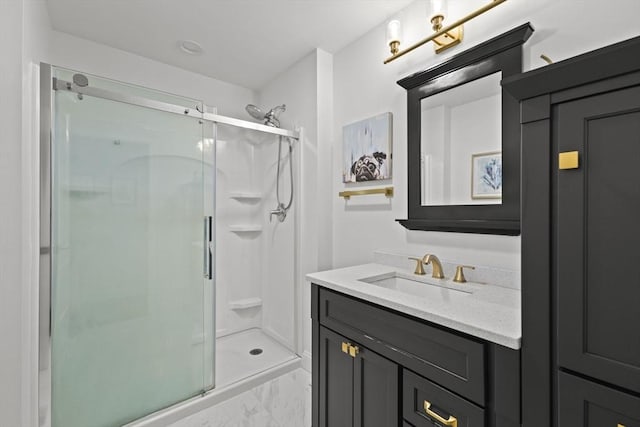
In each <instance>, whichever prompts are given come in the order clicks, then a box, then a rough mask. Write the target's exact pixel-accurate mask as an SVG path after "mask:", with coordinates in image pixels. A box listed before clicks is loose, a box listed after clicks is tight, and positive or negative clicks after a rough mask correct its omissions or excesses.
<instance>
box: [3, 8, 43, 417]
mask: <svg viewBox="0 0 640 427" xmlns="http://www.w3.org/2000/svg"><path fill="white" fill-rule="evenodd" d="M46 16H47V14H46V8H45V4H44V2H43V1H37V0H29V1H26V0H2V1H0V51H2V55H0V70H1V71H2V81H1V82H0V93H1V94H2V95H1V96H0V128H1V129H2V137H1V139H0V197H1V200H2V203H1V205H0V346H1V347H2V351H0V423H1V424H2V425H8V426H13V425H15V426H18V425H23V424H24V425H26V424H28V423H31V422H32V421H34V420H35V419H36V418H35V417H36V416H37V414H36V401H35V399H34V396H36V395H37V390H36V388H35V380H36V371H35V370H34V369H31V368H32V367H33V366H34V363H35V361H36V360H37V359H36V355H35V353H34V352H33V351H32V349H33V348H34V344H35V336H34V334H33V333H30V332H31V331H32V330H33V327H34V324H35V318H34V317H35V311H36V310H37V304H36V301H35V299H34V298H33V296H34V290H35V283H36V282H37V268H36V267H35V266H36V265H37V254H38V248H37V242H36V234H37V228H35V226H36V225H37V220H36V218H37V216H36V212H37V193H36V192H34V191H33V186H34V183H36V182H37V179H38V175H37V167H34V165H33V164H32V163H31V162H30V158H31V157H33V153H34V152H35V153H37V145H35V141H37V131H36V128H35V126H34V123H35V122H37V119H38V115H37V100H36V95H37V94H36V93H35V92H34V90H33V87H34V80H36V79H37V73H36V72H35V71H36V70H34V69H33V67H32V66H31V64H32V61H33V59H34V58H36V57H37V56H39V55H40V53H41V52H42V51H43V50H44V49H45V48H46V44H47V39H46V31H47V25H48V24H47V20H46Z"/></svg>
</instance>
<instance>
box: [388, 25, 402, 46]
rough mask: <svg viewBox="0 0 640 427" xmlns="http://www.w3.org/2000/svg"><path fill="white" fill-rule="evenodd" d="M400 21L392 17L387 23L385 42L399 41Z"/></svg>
mask: <svg viewBox="0 0 640 427" xmlns="http://www.w3.org/2000/svg"><path fill="white" fill-rule="evenodd" d="M400 30H401V26H400V21H398V20H397V19H394V20H393V21H391V22H389V23H388V24H387V44H391V43H393V42H397V43H400Z"/></svg>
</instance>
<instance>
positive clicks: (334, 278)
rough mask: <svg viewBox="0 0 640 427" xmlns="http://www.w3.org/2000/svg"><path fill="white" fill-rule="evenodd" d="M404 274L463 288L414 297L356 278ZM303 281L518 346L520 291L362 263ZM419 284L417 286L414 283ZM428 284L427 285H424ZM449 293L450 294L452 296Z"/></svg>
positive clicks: (404, 275) (487, 338)
mask: <svg viewBox="0 0 640 427" xmlns="http://www.w3.org/2000/svg"><path fill="white" fill-rule="evenodd" d="M394 273H395V274H396V275H397V276H398V277H404V278H408V279H411V280H417V281H421V282H425V283H432V284H437V285H438V286H442V287H444V288H448V289H452V290H459V291H463V292H468V294H460V293H458V292H451V291H447V290H446V289H445V290H443V291H442V292H440V295H439V294H438V293H437V292H436V293H435V294H434V293H431V294H430V295H429V296H428V297H427V296H424V297H419V296H415V295H412V294H409V293H404V292H401V291H398V290H396V289H389V288H385V287H382V286H377V285H374V284H371V283H366V282H363V281H362V280H361V279H365V278H371V277H376V276H378V277H379V278H384V277H390V276H393V275H394ZM306 277H307V280H308V281H309V282H312V283H315V284H317V285H321V286H323V287H325V288H328V289H333V290H334V291H338V292H342V293H344V294H346V295H351V296H353V297H356V298H360V299H362V300H365V301H369V302H372V303H374V304H378V305H381V306H383V307H387V308H390V309H393V310H396V311H399V312H402V313H405V314H408V315H411V316H414V317H417V318H420V319H424V320H428V321H429V322H433V323H436V324H438V325H442V326H445V327H447V328H451V329H455V330H457V331H460V332H464V333H466V334H469V335H472V336H475V337H478V338H482V339H484V340H487V341H490V342H494V343H496V344H500V345H503V346H505V347H509V348H512V349H516V350H517V349H520V339H521V336H522V329H521V317H520V291H519V290H514V289H509V288H505V287H500V286H494V285H489V284H478V283H473V282H467V283H462V284H461V283H455V282H453V281H452V280H451V278H447V279H432V278H431V275H430V274H429V273H427V275H426V276H418V275H414V274H412V272H411V271H406V270H402V269H399V268H397V267H391V266H388V265H383V264H362V265H356V266H353V267H347V268H340V269H336V270H328V271H323V272H318V273H311V274H307V276H306ZM418 285H419V284H418ZM425 286H428V285H425ZM452 296H453V297H452Z"/></svg>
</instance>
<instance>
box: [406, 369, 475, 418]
mask: <svg viewBox="0 0 640 427" xmlns="http://www.w3.org/2000/svg"><path fill="white" fill-rule="evenodd" d="M402 384H403V385H402V392H403V393H402V394H403V397H402V416H403V418H404V419H406V420H408V421H409V422H411V423H413V424H414V425H415V426H416V427H426V426H434V425H436V426H456V427H483V426H484V425H485V424H484V419H485V416H484V409H483V408H481V407H479V406H477V405H475V404H473V403H471V402H469V401H468V400H466V399H463V398H462V397H459V396H457V395H455V394H453V393H451V392H450V391H448V390H446V389H444V388H442V387H440V386H438V385H436V384H434V383H432V382H431V381H429V380H426V379H424V378H422V377H420V376H418V375H416V374H414V373H413V372H411V371H407V370H406V369H405V370H403V373H402Z"/></svg>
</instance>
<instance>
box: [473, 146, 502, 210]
mask: <svg viewBox="0 0 640 427" xmlns="http://www.w3.org/2000/svg"><path fill="white" fill-rule="evenodd" d="M471 198H472V199H474V200H478V199H502V151H492V152H488V153H476V154H472V155H471Z"/></svg>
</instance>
